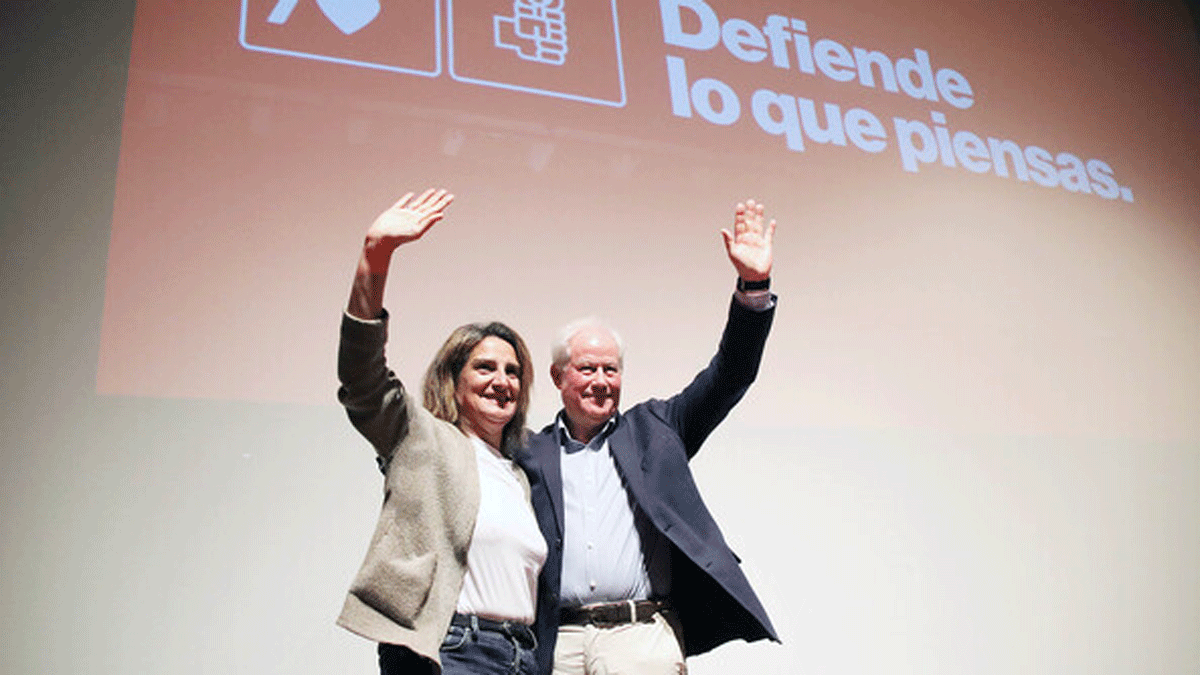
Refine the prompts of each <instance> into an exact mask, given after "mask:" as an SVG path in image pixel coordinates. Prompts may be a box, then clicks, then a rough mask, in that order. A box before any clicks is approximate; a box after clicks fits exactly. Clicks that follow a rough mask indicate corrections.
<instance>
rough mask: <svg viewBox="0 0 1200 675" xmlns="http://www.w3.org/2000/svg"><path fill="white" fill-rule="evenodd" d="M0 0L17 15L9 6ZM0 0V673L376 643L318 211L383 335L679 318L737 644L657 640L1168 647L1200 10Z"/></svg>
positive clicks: (265, 666) (1187, 527)
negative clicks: (0, 336)
mask: <svg viewBox="0 0 1200 675" xmlns="http://www.w3.org/2000/svg"><path fill="white" fill-rule="evenodd" d="M35 5H39V6H35ZM40 5H41V3H15V2H10V3H5V5H4V11H5V12H6V13H8V14H9V16H8V18H6V20H5V22H6V27H5V34H6V36H9V37H8V38H6V42H8V44H7V45H6V46H5V62H6V68H5V76H4V79H5V94H4V100H5V111H6V112H5V118H6V119H5V122H4V128H5V141H4V145H5V152H4V155H5V158H4V163H3V177H4V186H3V192H2V193H0V195H2V196H0V200H2V201H3V202H4V204H3V207H2V211H3V226H4V238H5V244H6V245H5V247H4V249H5V256H6V257H5V269H6V270H7V272H6V284H5V285H6V288H5V291H4V300H5V301H4V313H5V319H6V324H5V325H6V330H5V331H4V332H5V336H4V343H3V345H4V349H3V352H4V356H3V359H4V365H5V367H4V372H5V376H6V378H5V379H6V385H5V389H6V392H7V397H6V398H7V399H8V405H7V406H5V408H6V410H5V412H4V413H3V420H4V426H5V429H6V430H7V431H8V433H7V434H6V436H7V437H8V441H7V443H6V448H5V451H4V453H3V458H2V460H0V462H2V463H0V469H3V479H2V480H3V496H2V499H3V501H2V502H0V505H2V506H3V513H4V516H3V517H2V519H0V522H2V523H3V528H2V531H3V536H4V550H3V554H2V561H3V562H2V568H3V570H4V572H3V574H0V578H2V579H3V581H0V588H2V589H3V597H4V600H5V601H4V602H3V603H0V604H2V605H3V609H0V629H2V630H3V638H2V640H3V643H2V644H3V649H0V670H2V671H3V672H6V673H7V672H11V673H40V672H54V671H74V670H83V669H85V668H86V669H87V670H90V671H93V672H100V673H118V672H121V673H125V672H162V673H210V672H239V673H240V672H247V673H249V672H256V673H261V672H279V673H324V672H363V673H365V672H374V671H375V669H376V665H375V663H376V662H375V653H374V647H373V645H372V644H370V643H369V642H366V641H364V640H362V639H361V638H358V637H355V636H353V635H351V634H350V633H347V632H345V631H343V630H341V629H339V628H337V627H335V626H334V624H333V620H334V618H335V617H336V615H337V612H338V610H339V608H340V604H341V599H342V597H343V595H344V593H345V591H346V588H347V586H348V584H349V582H350V580H351V578H352V576H353V574H354V572H355V570H356V569H357V566H358V564H359V562H360V561H361V556H362V554H363V552H364V550H365V547H366V545H367V543H368V540H369V538H370V536H371V529H372V526H373V524H374V521H375V517H376V515H377V513H378V506H379V500H380V498H381V485H380V478H379V473H378V470H377V469H376V467H375V464H374V461H373V452H372V450H371V448H370V447H369V446H368V445H367V443H366V442H365V441H364V440H363V439H362V438H361V437H359V436H358V435H357V434H356V432H355V431H354V430H353V428H352V427H351V426H350V424H349V422H348V421H347V420H346V417H345V414H344V412H343V411H342V409H341V408H340V407H339V406H338V405H337V402H336V400H335V397H334V393H335V390H336V387H337V381H336V373H335V370H334V357H335V352H336V346H337V345H336V342H337V327H338V322H339V320H340V313H341V311H342V309H343V308H344V307H345V303H346V297H347V292H348V290H349V284H350V279H351V275H352V273H353V270H354V264H355V262H356V260H357V257H358V253H359V249H360V246H361V244H362V237H363V233H364V232H365V230H366V227H367V226H368V224H370V222H371V221H372V219H373V218H374V217H375V216H376V215H377V214H378V213H379V212H380V211H381V210H383V209H384V208H386V207H387V206H388V205H390V204H391V203H392V202H393V201H394V200H395V199H396V198H397V197H399V196H400V195H402V194H404V193H405V192H407V191H416V190H422V189H424V188H426V187H431V186H441V187H445V188H448V189H450V190H451V191H453V192H454V193H455V195H456V199H455V201H454V203H453V205H452V206H451V207H450V209H449V211H448V214H447V217H446V219H445V220H444V221H443V222H441V223H438V224H437V225H436V226H435V227H434V229H433V230H431V231H430V233H429V234H428V235H427V236H426V237H425V238H424V239H422V240H421V241H420V242H417V243H415V244H412V245H411V246H408V247H405V248H403V249H401V251H400V252H399V253H398V254H397V257H396V259H395V261H394V262H393V268H392V275H391V279H390V281H389V288H388V295H387V301H386V305H387V307H388V309H389V311H390V312H391V315H392V323H391V327H390V336H389V358H390V364H391V366H392V368H394V369H395V371H396V372H397V374H398V375H399V377H400V378H401V379H402V380H403V381H404V382H405V383H407V384H408V385H409V386H410V387H413V388H415V387H416V386H417V385H418V383H419V381H420V378H421V375H422V373H423V371H424V368H425V366H426V364H427V363H428V362H429V359H430V358H431V357H432V355H433V354H434V352H435V350H436V349H437V347H438V345H439V344H440V343H441V341H442V340H443V339H444V338H445V336H446V335H447V334H448V333H449V331H450V330H451V329H453V328H454V327H455V326H458V325H460V324H462V323H465V322H468V321H475V320H483V319H497V320H502V321H505V322H508V323H510V324H511V325H513V326H514V327H515V328H517V329H518V330H519V331H520V332H521V333H522V334H523V335H524V336H525V339H526V340H527V341H528V343H529V345H530V347H531V350H532V351H533V354H534V358H535V361H536V362H537V364H538V372H537V381H536V383H535V390H534V398H533V407H532V410H531V414H530V420H531V423H532V426H533V427H535V428H540V427H541V426H542V425H544V424H546V423H548V422H550V420H551V419H552V418H553V416H554V414H555V413H556V412H557V410H558V409H559V407H560V402H559V400H558V396H557V391H556V390H555V388H554V386H553V384H552V383H551V382H550V378H549V376H548V365H549V352H550V345H551V342H552V340H553V337H554V333H555V330H556V329H557V328H558V327H559V326H561V325H562V324H564V323H566V322H568V321H570V320H572V319H575V318H577V317H580V316H584V315H593V314H594V315H599V316H601V317H603V318H605V319H606V320H608V321H609V322H611V323H612V324H613V325H615V326H616V327H617V328H618V329H619V330H620V331H621V332H622V334H623V336H624V338H625V342H626V344H627V352H626V358H625V364H626V372H625V392H624V394H623V405H625V406H628V405H632V404H633V403H635V402H638V401H641V400H644V399H646V398H649V397H665V396H669V395H671V394H673V393H674V392H676V391H678V390H679V389H680V388H681V387H682V386H684V385H685V384H686V383H687V382H688V381H689V380H690V379H691V377H692V376H693V375H694V374H695V373H696V372H697V371H698V370H699V369H700V368H701V367H702V366H703V365H704V364H705V363H706V362H707V360H708V359H709V357H710V356H711V355H712V353H713V350H714V349H715V347H716V343H717V339H718V338H719V334H720V330H721V326H722V322H723V320H724V312H725V308H726V306H727V305H728V303H729V298H730V295H731V293H732V292H733V287H734V281H735V273H734V271H733V268H732V267H731V265H730V263H729V262H728V260H727V259H726V255H725V252H724V249H723V247H722V243H721V238H720V235H719V230H720V228H722V227H726V226H728V224H729V223H730V222H731V219H732V214H733V209H734V206H735V204H737V203H738V202H739V201H741V200H745V199H747V198H753V199H756V200H761V201H762V202H764V203H765V204H766V210H767V215H768V216H769V217H771V218H774V219H776V220H777V221H778V223H779V224H778V231H777V235H776V241H775V270H774V275H773V280H772V289H773V290H774V291H775V292H777V293H778V296H779V298H778V303H779V304H778V310H777V316H776V319H775V324H774V328H773V330H772V334H771V336H770V339H769V341H768V345H767V351H766V355H765V357H764V360H763V364H762V369H761V372H760V374H759V376H758V379H757V381H756V382H755V384H754V385H753V387H752V388H751V389H750V391H749V393H748V394H747V396H746V398H745V399H744V400H743V401H742V402H741V403H740V404H739V405H738V406H737V408H736V409H735V410H734V412H733V413H732V414H731V415H730V417H729V418H728V419H726V420H725V422H724V423H723V424H722V425H721V426H720V427H719V428H718V429H717V431H716V432H715V433H714V434H713V435H712V436H711V437H710V438H709V439H708V441H707V442H706V444H705V446H704V448H703V449H702V451H701V452H700V453H699V454H698V455H697V456H696V458H695V459H694V460H693V462H692V469H693V471H694V473H695V475H696V480H697V483H698V484H699V486H700V488H701V491H702V493H703V494H704V496H705V499H706V501H707V503H708V506H709V508H710V509H711V510H712V512H713V514H714V516H715V517H716V519H717V521H718V522H719V523H720V524H721V526H722V529H723V531H724V534H725V536H726V538H727V540H728V541H729V543H730V545H731V547H732V548H733V549H734V550H735V551H736V553H737V554H738V556H739V557H740V558H741V559H742V561H743V562H742V564H743V569H744V571H745V572H746V574H747V576H748V577H749V579H750V581H751V583H752V584H753V586H754V587H755V589H756V591H757V592H758V594H759V596H760V597H761V599H762V601H763V604H764V605H765V607H766V609H767V611H768V613H769V614H770V616H771V618H772V620H773V621H774V623H775V627H776V628H777V630H778V631H779V634H780V637H781V638H782V643H781V644H773V643H755V644H744V643H740V642H739V643H731V644H728V645H725V646H722V647H720V648H718V649H717V650H715V651H714V652H712V653H709V654H705V655H702V656H699V657H696V658H693V659H691V660H690V661H689V667H690V669H691V672H693V673H696V674H698V675H705V674H715V673H727V672H731V671H734V670H735V669H737V670H745V671H754V672H764V673H781V674H782V673H814V674H815V673H821V674H831V675H832V674H841V673H845V674H856V675H857V674H864V675H865V674H874V673H923V674H925V673H947V674H950V673H973V674H976V675H984V674H996V675H1000V674H1001V673H1004V674H1007V673H1057V672H1079V673H1129V672H1138V673H1164V674H1166V673H1189V672H1197V671H1200V575H1197V573H1196V570H1197V569H1200V496H1198V491H1197V486H1200V49H1198V46H1197V38H1196V32H1195V28H1194V24H1193V23H1192V18H1191V16H1190V15H1189V13H1188V9H1187V7H1186V6H1185V5H1183V4H1181V3H1178V2H1166V3H1145V2H1136V1H1134V0H1113V1H1111V2H1104V3H1100V2H1094V3H1066V2H1054V1H1051V0H1029V1H1028V2H1022V3H1005V4H1003V5H995V4H985V3H977V2H969V1H967V0H945V1H941V0H939V1H937V2H917V1H915V0H897V1H896V2H891V3H877V2H868V1H866V0H845V1H842V2H826V1H823V0H813V1H811V2H794V1H793V2H789V1H786V0H774V1H772V0H658V2H654V1H653V0H589V1H588V2H583V1H582V0H473V1H472V2H464V1H463V0H458V1H457V2H456V1H455V0H427V1H420V2H417V1H409V2H400V1H391V0H219V1H217V0H177V1H175V2H164V1H162V0H154V1H147V2H139V3H137V4H136V6H135V5H134V3H133V2H131V1H121V2H118V1H115V0H114V1H107V2H83V3H77V4H72V5H71V6H70V7H66V6H64V7H57V8H50V7H42V6H40Z"/></svg>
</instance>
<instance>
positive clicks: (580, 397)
mask: <svg viewBox="0 0 1200 675" xmlns="http://www.w3.org/2000/svg"><path fill="white" fill-rule="evenodd" d="M567 346H568V353H569V354H570V357H569V358H568V360H567V363H566V364H565V365H563V366H562V368H561V369H558V368H552V369H551V373H550V374H551V377H553V379H554V385H555V386H556V387H558V389H559V392H560V393H561V394H562V401H563V408H564V410H565V411H566V414H567V419H568V420H569V421H570V426H571V431H572V433H573V434H574V433H587V434H589V437H590V433H592V432H595V431H597V430H598V428H599V427H600V426H601V425H603V424H604V423H605V422H607V421H608V418H610V417H612V416H613V415H614V414H615V413H616V412H617V406H618V405H619V404H620V402H621V349H620V347H619V346H618V345H617V341H616V340H615V339H613V336H612V333H610V332H609V331H607V330H606V329H604V328H601V327H598V326H588V327H585V328H583V329H582V330H580V331H579V332H578V333H576V334H575V335H574V336H572V337H571V339H570V340H569V341H568V342H567Z"/></svg>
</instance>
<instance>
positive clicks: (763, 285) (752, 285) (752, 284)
mask: <svg viewBox="0 0 1200 675" xmlns="http://www.w3.org/2000/svg"><path fill="white" fill-rule="evenodd" d="M770 288H771V277H767V278H766V279H760V280H758V281H746V280H745V279H743V278H741V277H738V280H737V289H738V290H739V291H741V292H743V293H745V292H746V291H766V290H770Z"/></svg>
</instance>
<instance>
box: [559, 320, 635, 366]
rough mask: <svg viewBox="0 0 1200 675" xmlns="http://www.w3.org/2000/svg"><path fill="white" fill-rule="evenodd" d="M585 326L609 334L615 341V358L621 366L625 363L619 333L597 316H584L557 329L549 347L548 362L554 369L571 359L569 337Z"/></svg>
mask: <svg viewBox="0 0 1200 675" xmlns="http://www.w3.org/2000/svg"><path fill="white" fill-rule="evenodd" d="M585 328H599V329H601V330H603V331H606V332H607V333H608V334H609V335H611V336H612V338H613V341H614V342H616V343H617V358H618V360H619V362H620V364H621V365H622V366H623V365H624V364H625V341H624V340H622V339H621V334H620V333H618V332H617V331H616V330H614V329H613V327H612V326H610V325H608V323H607V322H605V321H604V320H602V319H600V318H599V317H596V316H585V317H583V318H582V319H575V320H574V321H572V322H571V323H568V324H567V325H565V326H563V327H562V328H559V329H558V336H557V337H556V339H555V340H554V344H553V345H552V346H551V347H550V363H551V364H552V366H553V368H554V369H555V370H560V369H562V367H563V366H565V365H567V361H570V360H571V338H573V337H575V336H576V335H578V334H579V332H580V331H582V330H583V329H585Z"/></svg>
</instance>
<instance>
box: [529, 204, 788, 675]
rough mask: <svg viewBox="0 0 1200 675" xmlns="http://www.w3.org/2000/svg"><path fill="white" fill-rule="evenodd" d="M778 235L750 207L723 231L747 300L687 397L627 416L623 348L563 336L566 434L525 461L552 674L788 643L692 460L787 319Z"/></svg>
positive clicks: (544, 659)
mask: <svg viewBox="0 0 1200 675" xmlns="http://www.w3.org/2000/svg"><path fill="white" fill-rule="evenodd" d="M774 231H775V221H771V222H770V223H769V224H766V225H764V219H763V206H762V205H761V204H756V203H755V202H754V201H753V200H751V201H747V202H745V203H742V204H738V205H737V209H736V212H735V215H734V226H733V230H732V231H730V230H724V229H723V230H722V231H721V233H722V236H723V238H724V241H725V248H726V252H727V253H728V255H729V260H730V261H731V262H732V263H733V266H734V268H735V269H736V270H737V274H738V290H737V292H736V293H735V294H734V299H733V301H732V303H731V306H730V310H729V319H728V321H727V323H726V326H725V331H724V334H723V335H722V337H721V343H720V347H719V349H718V351H717V354H716V356H715V357H713V359H712V361H711V362H710V363H709V365H708V367H707V368H705V369H704V370H703V371H701V372H700V374H699V375H697V376H696V378H695V380H693V381H692V383H691V384H689V385H688V386H687V387H686V388H685V389H684V390H683V391H682V392H680V393H678V394H676V395H675V396H673V397H671V398H670V399H667V400H665V401H664V400H653V399H652V400H649V401H646V402H643V403H640V404H638V405H636V406H634V407H632V408H630V409H629V410H627V411H625V412H624V413H621V412H619V411H618V404H619V403H620V396H621V377H622V347H621V343H620V338H619V337H618V336H617V335H616V333H614V332H613V331H612V330H611V329H609V328H608V327H606V326H604V325H602V324H599V323H598V322H595V321H584V322H577V323H575V324H572V325H570V326H568V327H567V328H565V329H564V331H563V335H562V339H561V340H560V342H559V344H557V345H556V346H555V348H554V355H553V356H554V359H553V361H554V362H553V364H552V365H551V368H550V375H551V377H552V378H553V380H554V383H555V385H556V386H557V387H558V388H559V390H560V393H561V394H562V401H563V410H562V411H561V412H560V413H559V415H558V417H557V418H556V420H555V422H554V423H553V424H551V425H549V426H547V427H546V428H545V429H543V430H542V431H541V432H540V433H538V434H536V435H534V436H532V437H531V438H530V442H529V451H528V453H525V454H524V455H523V456H522V457H520V458H519V459H520V460H521V461H522V463H523V464H524V466H525V468H526V471H527V472H528V474H529V476H530V481H531V484H532V490H533V495H532V496H533V506H534V510H535V511H536V512H537V514H538V521H539V524H540V525H541V528H542V534H543V535H545V537H546V543H547V544H548V545H549V555H548V557H547V559H546V563H545V566H544V567H543V568H542V572H541V576H540V578H539V590H538V609H537V634H538V641H539V644H538V664H539V668H540V670H541V671H542V672H544V673H548V672H550V670H551V668H553V671H554V673H555V674H556V675H558V674H559V673H563V674H568V673H569V674H572V675H584V674H597V675H598V674H600V673H635V674H642V673H645V674H652V673H681V672H685V671H686V666H685V663H684V659H685V658H686V657H687V656H691V655H693V654H700V653H702V652H706V651H708V650H710V649H712V648H714V647H716V646H718V645H720V644H722V643H724V642H726V641H728V640H732V639H734V638H742V639H744V640H746V641H753V640H759V639H763V638H770V639H772V640H775V641H778V639H779V638H778V637H777V636H776V634H775V630H774V628H773V627H772V626H771V622H770V620H769V619H768V618H767V615H766V611H765V610H764V609H763V607H762V605H761V604H760V603H759V601H758V598H757V597H756V596H755V595H754V591H753V590H752V589H751V588H750V583H749V582H748V581H747V580H746V577H745V575H744V574H743V573H742V571H741V569H740V568H739V566H738V559H737V557H736V556H734V554H733V552H732V551H730V550H729V547H728V546H727V545H726V544H725V540H724V537H723V536H722V535H721V531H720V529H719V528H718V527H717V524H716V522H715V521H714V520H713V517H712V515H711V514H710V513H709V512H708V509H707V508H705V506H704V502H703V500H702V499H701V497H700V493H699V491H698V489H697V487H696V484H695V481H694V480H693V478H692V474H691V470H690V469H689V468H688V460H690V459H691V457H692V456H693V455H694V454H695V453H696V452H697V451H698V450H699V449H700V445H701V444H702V443H703V442H704V439H705V438H707V436H708V434H709V433H710V432H711V431H712V430H713V429H714V428H715V427H716V425H717V424H719V423H720V422H721V420H722V419H724V417H725V415H726V414H727V413H728V412H729V410H730V409H732V408H733V406H734V405H735V404H736V403H737V402H738V400H740V399H741V397H742V395H743V394H744V393H745V391H746V389H747V388H748V387H749V386H750V383H751V382H753V380H754V378H755V375H756V374H757V372H758V364H759V360H760V359H761V356H762V351H763V346H764V344H765V342H766V338H767V333H768V332H769V330H770V326H771V320H772V317H773V316H774V309H775V300H776V298H775V296H774V295H773V294H772V293H770V291H769V290H768V289H769V285H770V275H771V262H772V259H771V242H772V238H773V236H774Z"/></svg>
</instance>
